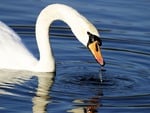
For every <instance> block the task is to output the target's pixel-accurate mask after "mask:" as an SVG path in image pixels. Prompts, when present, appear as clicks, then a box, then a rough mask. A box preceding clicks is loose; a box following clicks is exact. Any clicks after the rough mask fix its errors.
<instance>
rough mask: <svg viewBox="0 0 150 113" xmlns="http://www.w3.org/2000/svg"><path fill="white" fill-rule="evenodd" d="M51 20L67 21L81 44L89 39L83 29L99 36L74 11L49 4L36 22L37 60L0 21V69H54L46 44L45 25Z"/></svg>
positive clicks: (60, 5)
mask: <svg viewBox="0 0 150 113" xmlns="http://www.w3.org/2000/svg"><path fill="white" fill-rule="evenodd" d="M55 20H61V21H64V22H65V23H67V24H68V25H69V26H70V28H71V30H72V32H73V33H74V35H75V36H76V37H77V39H78V40H79V41H80V42H81V43H82V44H83V45H85V46H87V44H88V41H89V36H88V35H87V32H90V33H92V34H94V35H96V36H99V34H98V31H97V29H96V28H95V27H94V26H93V25H92V24H91V23H90V22H89V21H88V20H87V19H86V18H85V17H83V16H82V15H80V14H79V13H78V12H77V11H76V10H74V9H72V8H70V7H68V6H66V5H62V4H53V5H49V6H47V7H46V8H44V9H43V10H42V11H41V13H40V15H39V16H38V18H37V22H36V41H37V45H38V48H39V53H40V59H39V61H38V60H37V59H36V58H35V57H34V56H33V55H32V54H31V53H30V52H29V51H28V50H27V48H26V47H25V46H24V44H23V43H22V41H21V39H20V37H19V36H18V35H17V34H16V33H15V32H14V31H13V30H12V29H10V28H9V27H8V26H7V25H5V24H4V23H2V22H0V68H3V69H16V70H29V71H36V72H54V71H55V60H54V58H53V54H52V49H51V46H50V43H49V26H50V25H51V23H52V22H53V21H55Z"/></svg>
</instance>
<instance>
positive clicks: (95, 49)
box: [88, 41, 105, 66]
mask: <svg viewBox="0 0 150 113" xmlns="http://www.w3.org/2000/svg"><path fill="white" fill-rule="evenodd" d="M88 48H89V49H90V51H91V53H92V54H93V56H94V57H95V59H96V61H97V62H98V63H99V64H100V65H101V66H104V65H105V63H104V60H103V56H102V53H101V49H100V46H99V45H98V41H94V42H93V43H90V44H89V45H88Z"/></svg>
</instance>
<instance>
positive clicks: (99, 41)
mask: <svg viewBox="0 0 150 113" xmlns="http://www.w3.org/2000/svg"><path fill="white" fill-rule="evenodd" d="M87 34H88V35H89V41H88V45H89V44H90V43H92V42H94V41H98V45H99V46H101V45H102V40H101V39H100V38H99V37H98V36H96V35H93V34H91V33H90V32H87Z"/></svg>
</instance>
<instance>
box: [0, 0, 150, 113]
mask: <svg viewBox="0 0 150 113" xmlns="http://www.w3.org/2000/svg"><path fill="white" fill-rule="evenodd" d="M52 3H64V4H67V5H69V6H71V7H73V8H75V9H77V10H78V11H79V12H80V13H82V14H83V15H84V16H85V17H87V18H88V19H89V20H90V21H91V22H92V23H93V24H95V26H96V27H97V28H98V29H99V31H100V34H101V38H102V40H103V45H102V53H103V56H104V59H105V61H106V65H105V67H104V68H105V71H102V72H100V67H99V65H98V64H97V63H96V62H95V60H94V58H93V57H92V55H91V54H90V52H89V51H88V50H87V49H86V48H85V47H83V45H82V44H80V43H79V42H78V41H77V40H76V39H75V38H74V35H73V34H72V32H71V31H70V29H69V27H68V26H67V25H66V24H64V23H62V22H55V23H53V25H52V28H51V31H50V34H51V42H52V47H53V51H54V56H55V59H56V68H57V69H56V74H55V73H40V74H39V73H38V74H36V73H31V72H23V71H12V70H11V71H10V70H0V113H32V112H33V113H68V112H71V113H86V112H88V113H149V112H150V71H149V70H150V31H149V30H150V21H149V20H150V13H149V12H150V7H149V6H150V2H149V1H148V0H134V1H133V0H132V1H131V0H113V1H112V0H107V1H106V0H95V1H93V2H92V3H91V1H90V0H86V1H68V0H25V1H21V0H20V1H17V0H13V1H10V0H5V1H4V0H3V1H2V0H0V20H1V21H3V22H5V23H6V24H7V25H9V26H11V28H13V29H14V30H15V31H16V32H17V33H18V34H19V35H20V36H21V38H22V40H23V42H24V43H25V44H26V46H27V48H28V49H29V50H30V51H31V52H32V53H33V54H34V55H35V56H36V57H37V58H39V53H38V49H37V46H36V42H35V36H34V24H35V22H36V17H37V16H38V14H39V12H40V11H41V10H42V9H43V8H44V7H45V6H47V5H48V4H52ZM10 57H11V56H10ZM99 74H102V77H103V82H102V83H100V80H99ZM89 110H93V111H91V112H90V111H89Z"/></svg>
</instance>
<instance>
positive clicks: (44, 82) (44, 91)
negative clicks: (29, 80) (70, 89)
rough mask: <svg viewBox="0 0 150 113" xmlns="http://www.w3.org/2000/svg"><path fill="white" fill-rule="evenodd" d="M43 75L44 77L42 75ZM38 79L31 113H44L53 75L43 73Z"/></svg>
mask: <svg viewBox="0 0 150 113" xmlns="http://www.w3.org/2000/svg"><path fill="white" fill-rule="evenodd" d="M43 74H45V75H43ZM43 74H42V75H41V76H39V77H38V88H37V92H36V96H35V97H34V98H33V99H32V102H33V113H46V111H45V110H46V105H47V104H48V98H49V90H50V87H51V86H52V84H53V77H54V73H43Z"/></svg>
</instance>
